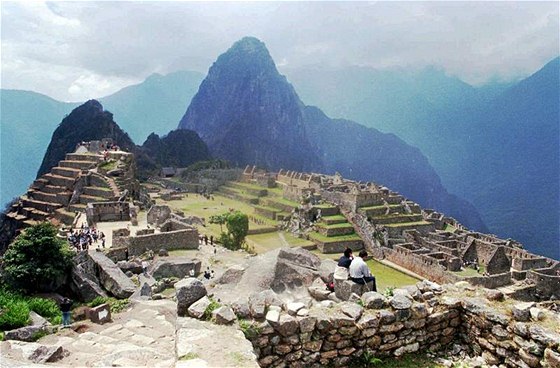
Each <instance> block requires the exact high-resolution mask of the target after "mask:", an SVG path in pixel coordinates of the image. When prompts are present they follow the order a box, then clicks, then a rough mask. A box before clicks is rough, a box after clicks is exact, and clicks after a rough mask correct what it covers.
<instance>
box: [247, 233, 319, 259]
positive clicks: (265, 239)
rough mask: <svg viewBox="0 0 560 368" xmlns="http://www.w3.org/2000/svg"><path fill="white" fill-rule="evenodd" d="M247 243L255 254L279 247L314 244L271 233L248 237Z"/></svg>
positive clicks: (286, 234) (290, 236)
mask: <svg viewBox="0 0 560 368" xmlns="http://www.w3.org/2000/svg"><path fill="white" fill-rule="evenodd" d="M246 240H247V243H249V244H251V246H252V247H253V249H254V251H255V253H257V254H260V253H265V252H268V251H269V250H272V249H276V248H280V247H308V246H313V245H314V243H313V242H311V241H309V240H307V239H303V238H296V237H294V236H292V235H291V234H290V233H285V232H278V231H275V232H271V233H265V234H256V235H248V236H247V238H246Z"/></svg>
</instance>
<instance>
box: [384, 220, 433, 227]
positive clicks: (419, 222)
mask: <svg viewBox="0 0 560 368" xmlns="http://www.w3.org/2000/svg"><path fill="white" fill-rule="evenodd" d="M430 224H431V223H430V222H428V221H416V222H403V223H401V224H386V225H384V226H387V227H405V226H419V225H430Z"/></svg>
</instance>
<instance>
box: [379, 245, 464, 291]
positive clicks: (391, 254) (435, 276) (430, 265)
mask: <svg viewBox="0 0 560 368" xmlns="http://www.w3.org/2000/svg"><path fill="white" fill-rule="evenodd" d="M384 254H385V258H386V259H387V260H389V261H391V262H393V263H396V264H398V265H399V266H402V267H404V268H406V269H408V270H410V271H412V272H414V273H416V274H418V275H420V276H424V277H426V278H427V279H429V280H433V281H436V282H439V283H442V284H446V283H454V282H457V281H459V277H457V276H455V275H453V274H451V273H449V272H447V271H446V269H445V267H443V266H441V265H440V264H439V260H437V259H434V258H427V257H422V255H420V254H415V253H414V252H413V251H411V250H406V249H403V248H401V247H399V249H389V248H386V249H384Z"/></svg>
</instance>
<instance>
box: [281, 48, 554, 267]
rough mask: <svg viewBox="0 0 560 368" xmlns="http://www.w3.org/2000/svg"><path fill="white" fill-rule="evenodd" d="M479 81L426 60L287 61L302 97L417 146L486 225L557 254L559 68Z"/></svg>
mask: <svg viewBox="0 0 560 368" xmlns="http://www.w3.org/2000/svg"><path fill="white" fill-rule="evenodd" d="M559 60H560V58H555V59H553V60H552V61H550V62H549V63H547V64H546V65H545V66H544V67H543V68H541V69H540V70H539V71H537V72H535V73H534V74H533V75H531V76H529V77H528V78H526V79H524V80H522V81H520V82H517V83H493V84H491V85H489V86H486V87H483V88H474V87H472V86H469V85H468V84H466V83H464V82H462V81H460V80H458V79H456V78H453V77H448V76H446V75H445V74H444V73H443V72H442V71H440V70H437V69H434V68H428V69H426V70H423V71H420V72H416V73H412V74H407V73H401V72H397V71H395V72H381V71H376V70H373V69H368V68H342V69H327V70H324V69H322V68H311V67H308V68H305V69H301V70H286V72H287V73H288V75H289V77H290V79H291V80H292V81H293V83H294V85H295V86H296V88H297V89H298V91H299V92H300V94H301V95H302V97H303V99H304V100H305V101H307V102H311V103H314V104H317V105H318V106H320V107H321V108H325V109H326V111H328V112H330V113H332V114H334V115H335V116H340V117H344V118H347V119H356V120H357V121H360V122H362V123H364V124H365V125H367V126H370V127H375V128H378V129H380V130H382V131H391V132H394V133H395V134H397V135H398V136H399V137H402V138H403V139H404V140H405V141H406V142H408V143H410V144H412V145H414V146H416V147H418V148H420V150H421V151H422V152H423V153H424V154H425V155H426V156H427V157H428V159H429V161H430V163H431V164H432V165H433V166H434V167H435V169H436V171H437V173H438V174H439V175H440V177H441V178H442V181H443V184H444V185H445V187H446V188H448V190H449V191H451V192H453V193H456V194H457V195H459V196H460V197H462V198H466V199H467V200H469V201H470V202H472V203H473V204H474V205H475V206H476V208H477V209H478V210H479V211H480V213H481V215H482V217H483V219H484V222H485V223H486V224H487V225H488V226H489V228H490V231H491V232H494V233H496V234H498V235H499V236H502V237H506V238H507V237H512V238H514V239H517V240H519V241H521V242H522V243H524V244H525V245H526V246H527V247H528V248H529V249H530V250H531V251H533V252H536V253H540V254H545V255H547V256H551V257H554V258H560V244H559V243H560V233H559V232H560V218H559V216H560V208H559V204H560V200H559V194H558V192H559V190H560V188H559V177H560V169H559V164H558V160H559V156H560V147H559V144H560V143H559V142H560V135H559V132H558V126H559V125H560V121H559V120H560V118H559V105H560V98H559V90H560V82H559V69H560V61H559Z"/></svg>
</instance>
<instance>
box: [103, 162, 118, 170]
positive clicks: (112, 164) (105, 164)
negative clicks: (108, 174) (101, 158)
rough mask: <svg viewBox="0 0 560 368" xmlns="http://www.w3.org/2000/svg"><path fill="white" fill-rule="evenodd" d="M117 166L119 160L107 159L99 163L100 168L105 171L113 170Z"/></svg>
mask: <svg viewBox="0 0 560 368" xmlns="http://www.w3.org/2000/svg"><path fill="white" fill-rule="evenodd" d="M116 167H117V161H112V160H111V161H105V162H103V163H101V164H100V165H99V168H100V169H101V170H104V171H111V170H113V169H115V168H116Z"/></svg>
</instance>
